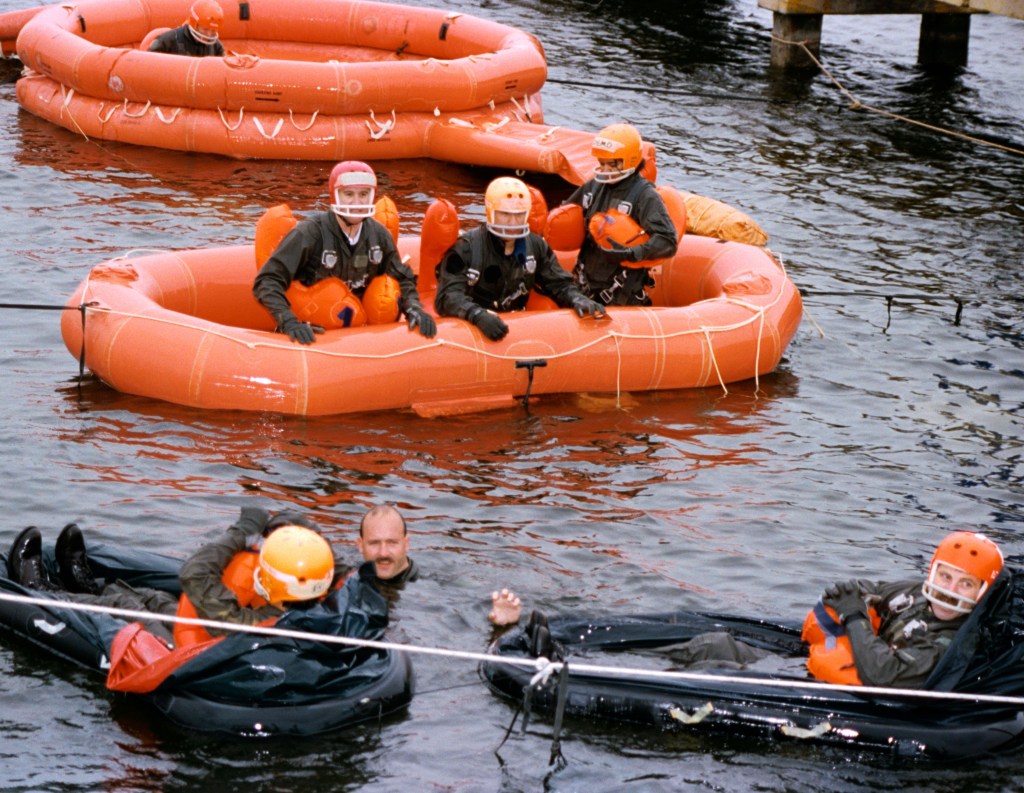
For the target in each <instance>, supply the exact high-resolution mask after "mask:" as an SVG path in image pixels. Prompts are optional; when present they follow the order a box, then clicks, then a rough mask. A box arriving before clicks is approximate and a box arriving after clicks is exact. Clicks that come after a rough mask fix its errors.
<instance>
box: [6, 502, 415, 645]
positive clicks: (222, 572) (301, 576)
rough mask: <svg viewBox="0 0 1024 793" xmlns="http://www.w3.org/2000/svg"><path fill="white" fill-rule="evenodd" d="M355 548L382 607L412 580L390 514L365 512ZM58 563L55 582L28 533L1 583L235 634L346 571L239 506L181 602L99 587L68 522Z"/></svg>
mask: <svg viewBox="0 0 1024 793" xmlns="http://www.w3.org/2000/svg"><path fill="white" fill-rule="evenodd" d="M356 545H357V547H358V548H359V551H360V553H361V554H362V555H363V557H364V559H365V560H366V561H365V564H364V565H363V566H362V567H361V568H360V571H359V574H360V577H361V578H362V579H363V580H364V581H366V582H367V583H369V584H371V585H372V586H374V587H375V588H377V589H378V591H380V592H381V594H383V595H384V596H385V598H388V596H389V594H392V591H391V590H394V589H397V588H400V587H401V586H402V585H404V583H405V582H406V581H411V580H415V577H416V574H417V573H418V569H417V568H416V565H415V564H414V563H413V562H412V560H411V559H409V557H408V548H409V541H408V536H407V534H406V529H405V520H404V519H403V518H402V515H401V513H399V512H398V510H397V509H395V507H393V506H390V505H378V506H375V507H371V508H370V510H368V512H367V513H366V515H365V516H364V518H363V521H362V524H361V526H360V539H359V540H358V541H357V543H356ZM55 557H56V569H57V574H58V579H57V580H54V579H53V578H52V577H51V576H50V573H49V571H48V569H47V567H46V565H45V564H44V562H43V557H42V535H41V533H40V531H39V529H38V528H36V527H35V526H29V527H28V528H26V529H23V530H22V531H21V532H20V533H19V534H18V536H17V537H16V538H15V540H14V542H13V543H12V545H11V549H10V552H9V553H8V555H7V576H8V578H9V579H10V580H11V581H13V582H15V583H17V584H21V585H22V586H24V587H26V588H29V589H36V590H39V591H42V592H53V593H60V595H61V596H62V597H67V598H68V599H71V600H75V601H78V602H86V603H94V604H97V605H103V606H111V607H114V608H124V609H132V610H136V611H150V612H154V613H157V614H167V615H177V616H179V617H188V618H195V617H201V618H203V619H208V620H217V621H220V622H230V623H235V624H240V625H256V624H259V623H262V622H265V621H267V620H273V619H275V618H276V617H280V616H281V614H282V612H283V611H284V610H286V609H288V608H300V607H305V606H308V605H310V604H313V603H316V602H319V601H320V600H322V599H323V598H324V597H326V596H327V595H328V594H329V593H330V592H331V591H332V590H334V589H335V588H337V587H338V586H340V584H341V583H342V582H343V581H344V580H345V579H346V578H347V576H348V574H349V573H350V572H351V566H350V565H349V564H348V563H347V562H346V561H345V560H344V559H343V558H342V556H341V553H340V550H335V549H333V548H332V546H331V544H330V543H328V541H327V540H326V539H325V538H324V537H323V536H322V535H321V532H320V528H319V527H318V526H317V525H316V524H315V523H313V522H312V521H310V520H309V519H308V518H306V517H305V516H303V515H300V514H298V513H296V512H290V511H286V512H281V513H278V514H276V515H271V514H270V513H268V512H267V511H266V510H263V509H258V508H253V507H244V508H243V509H242V511H241V515H240V516H239V519H238V520H237V521H236V522H235V523H234V524H233V525H232V526H230V527H229V528H228V529H227V531H225V532H224V533H223V534H221V535H220V536H219V537H217V538H216V539H214V540H213V541H211V542H209V543H207V544H205V545H203V546H202V547H201V548H200V549H199V550H197V551H196V552H195V553H193V554H192V556H190V557H189V558H188V559H187V560H186V561H185V562H184V564H183V565H182V567H181V570H180V572H179V579H180V583H181V588H182V592H183V594H182V595H181V596H180V597H176V596H174V595H172V594H170V593H169V592H164V591H162V590H158V589H151V588H148V587H133V586H130V585H129V584H127V583H125V582H123V581H114V582H111V583H109V584H106V585H105V586H100V584H99V582H98V581H97V579H96V576H95V574H94V573H93V570H92V568H91V567H90V565H89V559H88V555H87V553H86V547H85V539H84V537H83V534H82V531H81V529H79V527H78V526H77V525H76V524H74V523H71V524H68V525H67V526H65V527H64V530H63V531H62V532H61V533H60V535H59V537H58V538H57V544H56V548H55ZM146 629H147V630H148V631H149V632H150V633H153V634H154V635H156V636H159V637H160V638H162V639H163V640H164V641H166V642H167V643H168V644H170V643H171V641H172V640H173V643H174V644H175V645H176V646H179V647H180V646H184V645H187V644H195V643H197V642H200V641H205V640H207V639H209V638H211V636H218V635H223V633H224V632H223V631H218V630H216V629H213V628H209V629H207V628H203V627H200V626H195V625H187V624H184V623H178V624H175V625H174V627H173V633H172V629H171V628H170V627H169V625H168V623H164V622H158V621H154V622H149V623H147V624H146Z"/></svg>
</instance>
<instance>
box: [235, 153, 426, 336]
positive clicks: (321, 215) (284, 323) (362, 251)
mask: <svg viewBox="0 0 1024 793" xmlns="http://www.w3.org/2000/svg"><path fill="white" fill-rule="evenodd" d="M327 191H328V195H329V197H330V201H331V209H330V211H329V212H314V213H311V214H310V215H309V216H307V217H306V218H305V219H303V220H301V221H299V222H298V223H297V224H296V225H295V227H294V228H292V229H291V231H289V232H288V233H287V234H286V235H285V236H284V238H283V239H282V240H281V242H280V244H278V246H277V248H275V249H274V252H273V253H272V254H271V255H270V257H269V258H268V259H267V261H266V262H265V263H264V264H263V266H262V267H261V268H260V271H259V272H258V273H257V275H256V280H255V282H254V283H253V294H254V295H255V297H256V299H257V300H258V301H259V302H260V303H261V304H262V305H263V306H264V307H265V308H266V309H267V311H269V312H270V314H271V316H273V317H274V319H275V320H276V322H277V329H278V331H280V332H281V333H285V334H287V335H288V337H289V338H290V339H291V340H292V341H293V342H297V343H299V344H313V343H314V342H315V341H316V336H317V335H319V334H321V333H323V332H324V331H325V329H332V328H346V327H355V326H358V325H361V324H366V322H367V318H366V317H367V314H368V313H370V312H368V311H367V308H366V307H364V304H363V300H364V298H366V297H368V295H367V292H368V290H369V292H370V295H371V296H373V295H375V294H377V293H378V292H383V294H384V297H383V298H381V302H383V303H387V305H384V306H383V307H381V306H378V305H376V304H375V305H374V306H373V307H372V308H373V309H374V311H373V313H374V314H377V313H381V314H384V313H386V309H387V308H388V306H390V307H391V314H390V317H389V318H388V319H387V321H392V322H393V321H395V320H396V319H397V318H398V316H399V315H400V314H401V315H404V316H405V320H406V322H407V323H408V326H409V329H410V330H416V331H418V332H419V333H420V334H421V335H423V336H425V337H427V338H432V337H433V336H434V335H435V334H436V333H437V324H436V323H435V322H434V318H433V317H432V316H430V314H428V313H427V312H426V310H425V309H424V308H423V305H422V303H421V302H420V298H419V292H418V291H417V287H416V275H415V273H413V271H412V269H411V268H410V267H409V265H407V264H406V263H405V262H403V261H402V259H401V257H400V256H399V254H398V248H397V246H396V245H395V240H394V238H393V237H392V236H391V232H390V231H388V229H387V228H386V227H385V226H384V225H383V224H382V223H380V222H378V221H377V220H376V219H375V218H374V213H375V212H376V204H375V200H374V199H375V196H376V191H377V174H376V173H375V172H374V170H373V169H372V168H371V167H370V166H369V165H367V164H366V163H364V162H358V161H356V160H348V161H345V162H340V163H338V164H337V165H335V166H334V168H333V169H332V170H331V173H330V176H329V178H328V183H327ZM327 279H336V281H338V282H340V284H336V285H337V286H339V287H342V289H341V290H340V291H341V292H342V295H341V296H339V297H338V298H337V299H332V300H331V301H327V303H328V305H326V307H324V310H321V311H320V312H319V313H318V314H317V317H318V321H317V322H311V321H304V320H303V319H300V318H299V316H298V314H297V311H299V312H303V307H302V306H300V305H293V304H292V301H293V300H302V299H303V297H304V296H305V293H304V292H302V291H301V288H309V287H315V285H319V284H322V283H323V282H325V281H326V280H327ZM385 282H386V283H391V284H393V285H394V288H393V289H390V288H388V287H384V288H383V289H380V290H378V289H377V287H378V286H380V284H381V283H385ZM293 284H297V285H298V287H297V288H296V289H290V287H292V285H293ZM325 285H326V284H325ZM389 289H390V291H388V290H389ZM306 299H308V297H307V298H306ZM303 313H304V312H303ZM321 314H322V315H323V316H320V315H321ZM380 321H384V320H380Z"/></svg>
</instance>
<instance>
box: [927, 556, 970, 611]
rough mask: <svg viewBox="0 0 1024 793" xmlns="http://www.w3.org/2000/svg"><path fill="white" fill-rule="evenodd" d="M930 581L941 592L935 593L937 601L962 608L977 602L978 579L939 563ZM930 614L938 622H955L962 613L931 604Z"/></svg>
mask: <svg viewBox="0 0 1024 793" xmlns="http://www.w3.org/2000/svg"><path fill="white" fill-rule="evenodd" d="M932 579H933V580H932V583H933V584H934V586H935V587H937V588H938V589H941V590H942V591H941V592H936V593H935V597H936V598H938V599H939V600H947V601H948V602H950V603H952V604H954V605H956V604H958V603H959V604H961V605H962V606H965V605H969V604H974V603H977V602H978V598H979V597H980V594H979V593H980V592H981V585H982V581H981V579H980V578H977V577H975V576H973V575H971V574H969V573H965V572H964V571H963V570H958V569H957V568H955V567H951V566H950V565H947V564H944V563H943V562H939V563H938V565H937V566H936V569H935V574H934V575H933V577H932ZM946 593H951V594H946ZM952 595H956V597H952ZM968 601H969V604H968V603H967V602H968ZM932 613H933V614H935V616H936V617H937V618H938V619H940V620H955V619H956V618H957V617H962V616H963V612H959V611H954V610H953V609H948V608H945V607H943V606H941V605H939V604H938V603H935V602H932Z"/></svg>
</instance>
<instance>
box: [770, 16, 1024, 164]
mask: <svg viewBox="0 0 1024 793" xmlns="http://www.w3.org/2000/svg"><path fill="white" fill-rule="evenodd" d="M771 37H772V39H773V40H774V41H777V42H779V43H780V44H789V45H791V46H794V47H800V48H801V49H802V50H803V51H804V52H805V53H807V57H808V58H810V59H811V60H812V61H814V63H815V64H816V65H817V67H818V68H819V69H821V71H822V72H823V73H824V74H825V76H826V77H828V79H829V80H831V81H832V83H833V84H834V85H835V86H836V88H838V89H839V90H840V91H842V92H843V93H844V94H845V95H846V96H847V97H849V99H850V105H849V106H850V109H851V110H870V111H871V112H872V113H877V114H878V115H880V116H886V117H887V118H891V119H894V120H896V121H903V122H905V123H907V124H913V125H914V126H917V127H922V128H923V129H927V130H929V131H930V132H938V133H939V134H940V135H949V136H951V137H954V138H961V139H963V140H969V141H970V142H971V143H980V144H982V145H984V146H992V147H993V148H996V149H1002V150H1003V151H1008V152H1010V153H1011V154H1021V155H1024V149H1017V148H1014V147H1013V146H1004V145H1003V144H1002V143H995V142H993V141H990V140H983V139H982V138H976V137H974V136H973V135H967V134H965V133H963V132H957V131H955V130H952V129H947V128H945V127H937V126H935V125H934V124H928V123H925V122H924V121H918V120H916V119H913V118H908V117H907V116H901V115H899V114H898V113H892V112H890V111H888V110H883V109H882V108H879V107H873V106H871V105H866V104H864V103H863V102H861V101H860V100H859V99H858V98H857V97H855V96H854V95H853V94H852V93H851V92H850V91H849V90H847V88H846V86H844V85H843V84H842V83H841V82H839V80H838V79H836V77H835V76H834V75H833V74H832V72H830V71H829V70H828V69H826V68H825V66H824V64H823V63H822V62H821V61H819V60H818V59H817V58H815V57H814V53H812V52H811V50H810V48H809V47H808V46H807V42H806V41H790V40H789V39H783V38H779V37H778V36H776V35H774V34H771Z"/></svg>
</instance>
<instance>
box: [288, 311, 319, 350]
mask: <svg viewBox="0 0 1024 793" xmlns="http://www.w3.org/2000/svg"><path fill="white" fill-rule="evenodd" d="M277 328H278V330H280V331H281V332H282V333H287V334H288V338H289V339H291V340H292V341H297V342H298V343H299V344H312V343H313V341H314V340H315V339H316V336H315V335H314V334H317V333H323V332H324V329H323V328H321V327H320V326H319V325H312V324H310V323H309V322H300V321H299V318H298V317H296V316H295V315H294V314H292V315H291V316H290V317H288V316H286V317H283V318H282V319H281V321H280V322H278V325H277Z"/></svg>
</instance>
